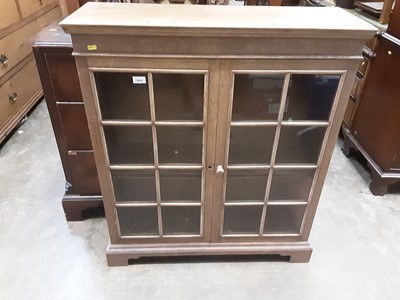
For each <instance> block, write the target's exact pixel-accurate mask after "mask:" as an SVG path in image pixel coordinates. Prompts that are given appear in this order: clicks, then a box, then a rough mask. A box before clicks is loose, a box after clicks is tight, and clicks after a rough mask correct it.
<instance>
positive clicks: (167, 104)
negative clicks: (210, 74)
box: [153, 74, 204, 120]
mask: <svg viewBox="0 0 400 300" xmlns="http://www.w3.org/2000/svg"><path fill="white" fill-rule="evenodd" d="M153 85H154V101H155V108H156V119H157V120H203V102H204V75H202V74H153Z"/></svg>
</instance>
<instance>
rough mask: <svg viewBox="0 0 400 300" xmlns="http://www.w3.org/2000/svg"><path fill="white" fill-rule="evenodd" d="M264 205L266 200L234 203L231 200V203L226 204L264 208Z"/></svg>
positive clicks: (226, 204) (226, 203)
mask: <svg viewBox="0 0 400 300" xmlns="http://www.w3.org/2000/svg"><path fill="white" fill-rule="evenodd" d="M263 205H264V200H263V201H236V202H232V200H230V201H229V202H225V206H263Z"/></svg>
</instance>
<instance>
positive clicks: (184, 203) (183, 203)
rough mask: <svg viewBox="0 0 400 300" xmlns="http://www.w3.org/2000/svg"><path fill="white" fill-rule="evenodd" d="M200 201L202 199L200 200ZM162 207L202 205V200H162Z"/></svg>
mask: <svg viewBox="0 0 400 300" xmlns="http://www.w3.org/2000/svg"><path fill="white" fill-rule="evenodd" d="M199 201H200V200H199ZM160 205H161V206H162V207H164V206H180V207H181V206H201V202H183V201H180V202H161V204H160Z"/></svg>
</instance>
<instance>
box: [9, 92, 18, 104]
mask: <svg viewBox="0 0 400 300" xmlns="http://www.w3.org/2000/svg"><path fill="white" fill-rule="evenodd" d="M17 99H18V95H17V93H16V92H12V93H11V94H8V100H10V101H11V102H15V101H17Z"/></svg>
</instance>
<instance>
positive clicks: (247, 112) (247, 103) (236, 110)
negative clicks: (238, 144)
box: [232, 74, 285, 121]
mask: <svg viewBox="0 0 400 300" xmlns="http://www.w3.org/2000/svg"><path fill="white" fill-rule="evenodd" d="M284 81H285V75H284V74H279V75H251V74H236V75H235V86H234V92H233V110H232V121H244V120H263V121H265V120H277V119H278V113H279V106H280V102H281V94H282V89H283V83H284Z"/></svg>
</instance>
